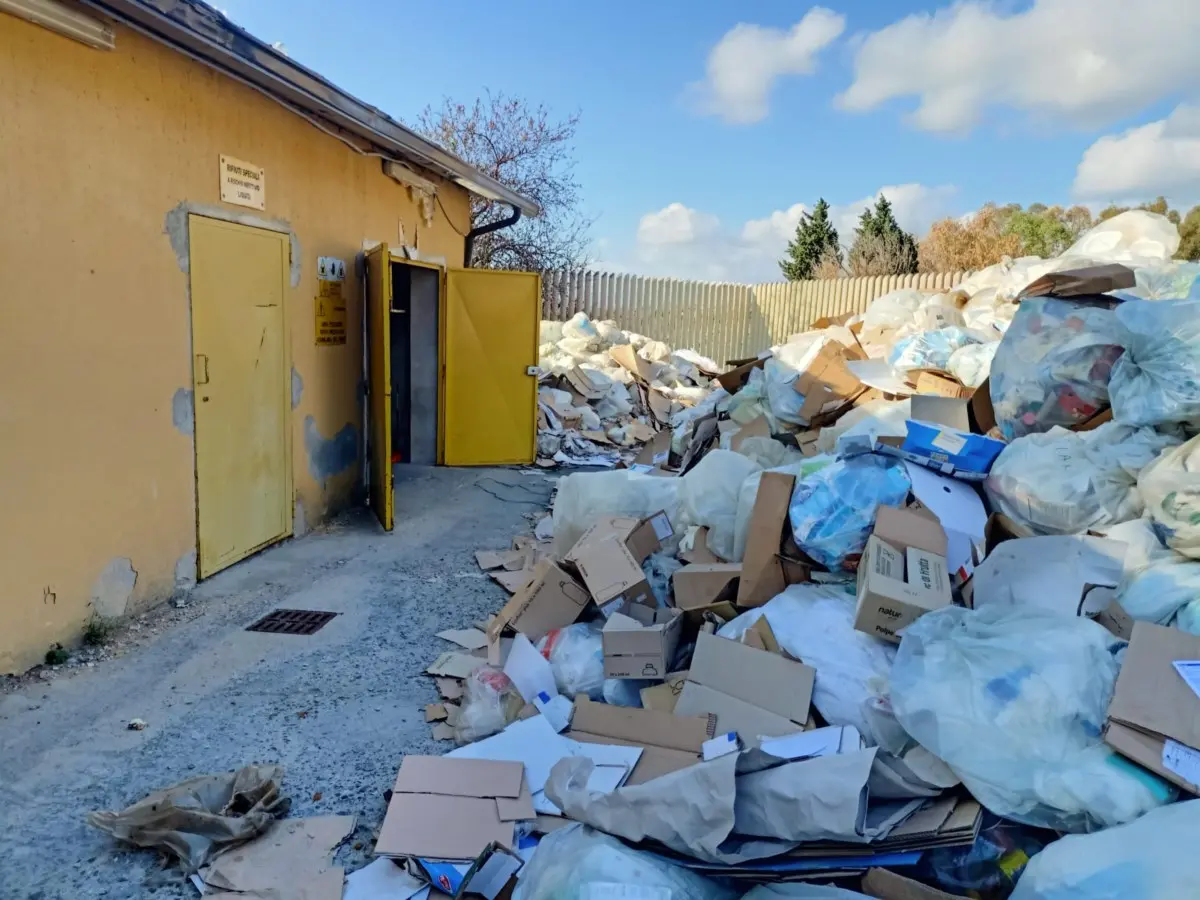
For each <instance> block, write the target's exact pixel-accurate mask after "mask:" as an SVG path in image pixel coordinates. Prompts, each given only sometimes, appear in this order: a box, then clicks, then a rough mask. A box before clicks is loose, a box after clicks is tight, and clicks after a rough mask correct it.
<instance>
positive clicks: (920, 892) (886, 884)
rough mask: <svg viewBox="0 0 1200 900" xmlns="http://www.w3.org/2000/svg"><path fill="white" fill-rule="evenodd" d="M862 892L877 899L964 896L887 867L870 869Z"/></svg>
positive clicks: (924, 899) (932, 899)
mask: <svg viewBox="0 0 1200 900" xmlns="http://www.w3.org/2000/svg"><path fill="white" fill-rule="evenodd" d="M862 892H863V893H864V894H866V895H867V896H868V897H875V898H876V900H960V898H961V897H962V895H961V894H947V893H946V892H945V891H939V890H938V889H937V888H931V887H929V886H928V885H925V884H921V882H919V881H913V880H912V879H911V878H905V877H904V876H903V875H897V874H896V873H895V872H891V871H889V870H887V869H871V870H870V871H868V872H867V874H866V875H864V876H863V880H862Z"/></svg>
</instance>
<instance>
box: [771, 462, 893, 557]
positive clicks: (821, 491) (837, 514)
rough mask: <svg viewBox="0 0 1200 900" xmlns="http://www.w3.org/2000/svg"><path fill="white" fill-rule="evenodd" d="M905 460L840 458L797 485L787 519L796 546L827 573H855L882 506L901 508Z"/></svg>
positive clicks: (799, 481)
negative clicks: (876, 514) (877, 513)
mask: <svg viewBox="0 0 1200 900" xmlns="http://www.w3.org/2000/svg"><path fill="white" fill-rule="evenodd" d="M910 487H911V484H910V482H909V480H908V473H907V472H906V471H905V468H904V463H903V461H901V460H899V459H896V458H894V457H891V456H881V455H879V454H878V453H865V454H863V455H861V456H853V457H850V458H848V459H842V460H838V461H837V462H835V463H831V464H830V465H828V466H826V467H824V468H823V469H821V470H820V471H819V472H815V473H813V474H812V475H809V476H807V477H805V478H802V479H800V480H798V481H797V482H796V487H795V489H794V490H793V491H792V502H791V504H790V506H789V507H788V519H789V520H790V522H791V526H792V535H793V536H794V537H795V538H796V544H797V545H798V546H799V547H800V549H801V550H803V551H804V552H805V553H807V554H808V555H809V556H811V557H812V558H813V559H814V560H816V561H817V562H819V563H820V564H821V565H823V566H825V567H826V568H827V569H829V570H830V571H831V572H842V571H844V572H853V571H855V570H856V569H857V568H858V560H859V557H861V556H862V550H863V547H865V546H866V545H867V536H868V535H869V534H870V532H871V529H872V528H873V527H874V526H875V512H876V510H878V509H879V507H881V506H903V505H904V502H905V500H907V499H908V492H909V488H910Z"/></svg>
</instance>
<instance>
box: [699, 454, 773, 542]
mask: <svg viewBox="0 0 1200 900" xmlns="http://www.w3.org/2000/svg"><path fill="white" fill-rule="evenodd" d="M759 471H762V466H760V465H759V464H758V463H757V462H755V461H754V460H753V459H750V458H749V457H748V456H743V455H742V454H740V453H734V452H733V451H732V450H711V451H709V453H708V454H707V455H706V456H705V457H704V458H703V459H702V460H700V462H699V463H697V465H696V467H695V468H694V469H692V470H691V471H690V472H688V473H687V475H685V476H684V477H683V479H682V483H681V484H680V486H679V511H680V514H681V516H682V519H683V521H685V522H686V523H687V524H688V525H707V526H708V545H709V546H710V547H711V548H712V550H713V552H714V553H716V554H717V555H718V556H720V557H722V558H723V559H729V560H733V559H735V553H734V543H735V541H734V525H735V524H736V520H737V511H738V493H739V491H740V489H741V487H742V483H743V482H744V481H745V480H746V479H747V478H748V477H749V476H750V475H753V474H754V473H755V472H759Z"/></svg>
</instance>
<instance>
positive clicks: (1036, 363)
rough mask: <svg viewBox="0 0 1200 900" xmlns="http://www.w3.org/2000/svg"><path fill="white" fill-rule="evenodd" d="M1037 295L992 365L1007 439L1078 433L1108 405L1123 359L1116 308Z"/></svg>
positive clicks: (1024, 305) (999, 420) (995, 403)
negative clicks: (1058, 430) (1065, 430)
mask: <svg viewBox="0 0 1200 900" xmlns="http://www.w3.org/2000/svg"><path fill="white" fill-rule="evenodd" d="M1116 302H1117V301H1115V300H1114V301H1112V302H1111V303H1106V302H1103V301H1094V302H1086V303H1085V302H1078V301H1075V300H1057V299H1052V298H1048V297H1035V298H1031V299H1028V300H1022V301H1021V303H1020V304H1019V307H1018V309H1017V313H1016V315H1015V316H1014V317H1013V320H1012V324H1011V325H1010V326H1009V329H1008V331H1007V332H1006V333H1005V335H1004V338H1003V340H1002V341H1001V342H1000V346H999V347H997V348H996V353H995V356H994V357H993V359H992V367H991V380H990V382H989V385H990V389H991V395H992V407H993V408H994V410H995V413H996V424H997V425H998V426H999V428H1000V431H1001V433H1002V434H1003V435H1004V437H1005V439H1006V440H1012V439H1013V438H1015V437H1020V436H1021V435H1025V434H1033V433H1036V432H1042V431H1049V430H1050V429H1051V428H1052V427H1054V426H1055V425H1062V426H1064V427H1070V426H1072V425H1078V424H1080V423H1081V422H1084V421H1086V420H1087V419H1090V418H1091V417H1092V416H1094V415H1096V414H1097V413H1099V412H1101V411H1102V410H1103V409H1104V408H1105V407H1107V406H1108V402H1109V401H1108V382H1109V378H1110V377H1111V375H1112V367H1113V364H1114V363H1115V362H1116V361H1117V358H1118V357H1119V356H1120V355H1121V354H1122V352H1124V351H1123V348H1122V347H1121V346H1120V337H1119V334H1120V329H1119V328H1118V326H1117V320H1116V316H1115V315H1114V313H1113V311H1112V308H1111V307H1112V306H1113V305H1115V304H1116Z"/></svg>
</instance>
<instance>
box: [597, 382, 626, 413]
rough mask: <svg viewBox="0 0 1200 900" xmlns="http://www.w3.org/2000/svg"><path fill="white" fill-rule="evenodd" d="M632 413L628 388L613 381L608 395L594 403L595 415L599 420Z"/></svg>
mask: <svg viewBox="0 0 1200 900" xmlns="http://www.w3.org/2000/svg"><path fill="white" fill-rule="evenodd" d="M632 412H633V400H632V399H631V398H630V396H629V388H627V387H625V385H623V384H621V383H620V382H617V381H614V382H613V385H612V387H610V388H609V389H608V393H607V394H605V395H604V396H603V397H601V398H600V399H599V400H598V401H597V402H596V415H598V416H599V417H600V418H601V419H614V418H616V417H617V416H627V415H629V414H630V413H632Z"/></svg>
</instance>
